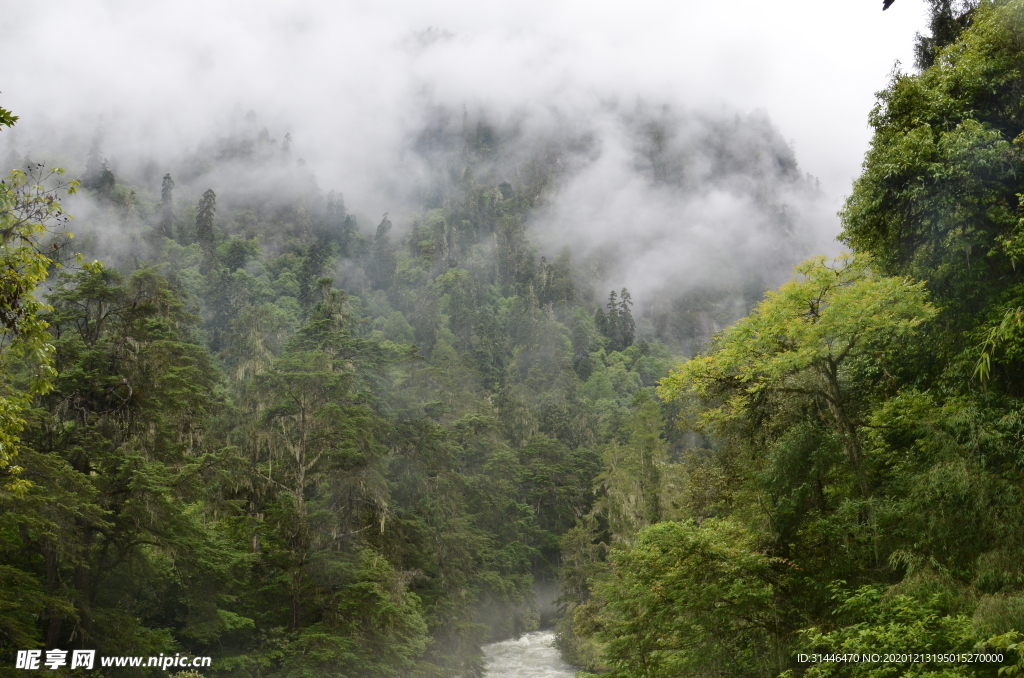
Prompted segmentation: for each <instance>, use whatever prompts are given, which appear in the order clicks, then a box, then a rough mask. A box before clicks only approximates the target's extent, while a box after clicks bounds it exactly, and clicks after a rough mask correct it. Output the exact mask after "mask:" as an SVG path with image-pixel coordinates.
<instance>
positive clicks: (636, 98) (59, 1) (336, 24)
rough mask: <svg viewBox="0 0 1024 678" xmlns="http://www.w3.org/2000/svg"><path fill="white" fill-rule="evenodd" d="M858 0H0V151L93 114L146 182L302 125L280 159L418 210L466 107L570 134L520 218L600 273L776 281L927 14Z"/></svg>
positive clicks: (652, 287) (542, 133) (372, 202)
mask: <svg viewBox="0 0 1024 678" xmlns="http://www.w3.org/2000/svg"><path fill="white" fill-rule="evenodd" d="M862 4H864V5H872V7H871V11H870V12H869V10H868V9H867V7H866V6H865V7H859V6H855V4H854V3H851V6H850V7H839V6H838V5H837V6H835V7H832V6H829V8H823V7H822V3H820V2H818V1H817V0H797V1H795V2H793V3H789V4H787V6H786V7H779V6H777V5H772V6H768V3H762V2H755V1H753V0H750V1H740V2H736V3H729V4H728V6H726V5H722V4H721V3H697V2H684V3H669V2H660V1H654V0H644V1H642V2H639V3H635V4H633V5H630V6H628V7H627V6H623V5H617V6H611V5H609V6H595V5H594V4H593V3H584V2H581V1H577V0H554V1H544V2H541V1H540V0H537V1H533V0H526V1H523V2H514V3H513V2H502V3H487V4H486V5H485V4H482V3H467V2H459V1H455V0H449V1H446V2H445V1H437V2H431V3H413V2H403V1H399V0H389V1H387V2H380V3H372V4H369V3H356V2H340V3H336V2H327V1H326V0H302V1H300V2H290V3H281V2H271V1H269V0H263V1H256V2H250V3H244V4H243V3H236V2H220V3H209V2H198V0H182V1H178V2H151V3H145V4H141V3H130V2H126V1H122V0H84V1H82V0H80V1H78V2H71V1H70V0H54V1H53V2H48V3H45V4H44V5H35V6H33V5H31V4H28V3H20V4H12V5H11V6H9V7H6V8H5V14H6V19H5V22H4V23H3V25H2V26H0V56H3V57H4V59H5V63H9V64H11V63H16V64H19V65H20V66H19V67H18V68H14V69H8V71H7V72H6V73H5V74H4V75H3V76H2V79H0V90H2V91H3V95H2V98H0V104H3V105H5V106H6V107H9V108H11V109H13V110H14V111H15V112H16V113H18V114H20V115H21V116H22V121H21V122H19V124H18V126H17V128H16V129H15V130H14V131H13V132H4V133H3V134H2V135H0V158H2V157H5V154H8V153H9V152H10V151H12V150H17V151H18V152H20V153H21V154H23V155H24V154H29V155H30V156H31V157H32V158H34V159H47V160H48V161H49V162H55V163H60V164H63V165H66V166H69V168H70V169H72V170H77V171H79V172H80V171H81V170H82V169H83V166H84V162H85V158H86V155H87V153H88V151H89V148H90V145H91V144H93V143H94V141H95V140H96V139H97V138H99V139H100V141H101V145H102V151H103V154H104V155H105V156H106V157H108V158H109V159H110V160H111V162H112V163H113V164H114V166H115V170H116V171H117V172H118V173H119V174H120V175H122V176H126V177H129V178H130V179H131V180H133V181H138V182H141V183H143V184H145V188H146V189H147V190H149V191H151V192H153V193H155V192H156V191H158V188H159V180H160V177H161V176H162V173H163V172H164V171H170V170H172V169H173V170H174V171H175V172H177V173H178V174H176V178H178V177H179V176H180V179H179V184H180V185H181V188H180V189H179V194H180V195H182V196H191V197H195V196H196V195H198V194H199V193H201V192H202V190H204V189H205V188H207V187H210V186H213V187H216V188H218V189H229V190H236V191H241V190H245V191H248V192H249V193H252V194H256V193H260V192H266V191H272V190H276V188H279V187H280V185H281V183H282V180H279V179H280V176H281V173H275V172H269V171H267V170H266V168H267V167H268V166H269V165H267V164H264V165H262V166H261V167H262V169H260V170H259V171H253V170H252V163H251V162H249V161H250V160H251V156H252V154H253V153H257V154H258V152H261V151H259V149H257V150H256V151H253V150H252V148H249V147H246V148H248V150H247V151H245V153H249V156H246V157H247V158H248V160H246V161H245V162H242V161H238V162H235V163H234V164H232V162H233V161H232V160H231V156H232V152H231V151H230V148H229V149H228V150H227V151H225V148H226V147H228V146H230V145H231V144H232V143H240V144H242V146H245V144H249V145H250V146H251V145H252V143H254V142H253V140H254V139H257V140H258V139H259V138H261V137H260V134H261V133H262V130H264V129H266V130H267V132H266V133H265V134H264V136H263V137H262V138H263V139H264V141H266V142H267V145H266V149H264V150H266V151H267V152H273V153H277V152H279V150H280V146H281V142H282V140H283V138H284V135H285V134H290V136H291V139H292V144H291V158H290V162H296V161H298V160H299V159H300V158H301V159H302V160H303V161H304V163H305V165H304V169H303V170H302V171H303V172H306V173H308V174H309V176H311V177H312V176H315V177H316V184H317V186H318V187H319V188H320V189H322V190H323V191H327V190H331V189H338V190H340V191H342V192H343V193H344V195H345V198H346V203H347V204H348V206H349V207H350V208H351V209H354V210H356V211H358V212H360V213H362V214H365V215H375V216H377V217H378V218H379V214H380V213H382V212H384V211H390V212H391V213H392V214H393V215H394V214H402V213H408V212H410V211H412V210H415V209H417V207H418V205H417V200H418V199H419V198H420V197H421V196H422V195H423V193H424V191H429V190H430V186H431V185H432V184H433V183H434V182H436V181H437V180H438V179H437V175H438V168H439V167H440V166H442V165H443V164H444V163H445V162H448V160H445V159H443V158H442V159H439V158H438V157H436V155H432V152H431V150H430V148H429V147H427V146H424V144H423V139H424V132H425V131H429V130H430V129H431V128H432V126H437V125H438V120H439V118H441V119H443V120H445V121H446V122H444V123H443V124H442V125H441V128H442V129H448V130H451V129H456V128H458V127H459V125H460V124H462V121H463V120H464V119H465V117H466V116H468V118H469V119H472V120H484V121H486V123H487V124H488V125H489V126H491V127H493V128H494V129H495V130H498V132H499V133H500V134H502V135H503V138H504V139H505V140H506V141H507V140H510V139H511V140H512V141H513V142H514V143H505V144H504V145H503V151H502V152H503V153H506V154H507V155H506V156H505V157H503V158H502V160H503V162H506V163H507V164H506V166H507V167H516V166H521V165H522V164H523V163H525V162H528V160H529V159H530V158H531V157H536V156H537V155H538V154H542V153H544V152H546V151H549V150H550V149H551V148H555V147H557V148H558V149H559V151H558V153H559V154H560V158H561V159H562V160H563V161H564V162H565V163H566V171H565V172H564V173H563V174H562V175H561V177H560V180H559V181H558V182H557V184H556V185H555V186H553V187H552V190H551V191H550V192H549V194H548V195H547V196H546V198H545V201H544V203H543V205H542V207H541V209H539V210H538V211H537V213H536V216H535V219H534V221H533V223H532V224H531V228H532V229H533V233H534V235H535V237H536V239H537V241H538V242H539V243H540V246H541V248H542V250H544V251H545V252H547V253H549V254H552V253H555V252H557V251H558V250H560V249H561V248H563V247H566V246H568V247H570V248H571V250H572V251H573V253H574V255H575V257H576V260H577V263H578V265H579V266H581V267H583V268H585V269H586V270H587V271H588V274H589V275H591V276H592V279H594V280H596V281H597V282H598V283H599V284H600V285H604V286H606V287H607V288H611V287H619V286H623V285H625V286H629V287H630V288H631V289H633V290H634V297H647V298H648V300H650V299H652V298H653V296H654V295H656V294H660V293H662V292H663V291H665V290H671V289H676V290H684V291H685V290H686V289H691V288H694V287H697V286H701V285H707V284H708V282H709V280H716V281H717V283H718V284H720V285H727V286H728V285H741V284H743V283H742V281H743V280H746V279H750V278H751V277H753V278H757V279H759V280H761V281H763V282H764V283H765V284H773V283H775V282H777V279H778V278H779V276H780V275H784V273H785V272H786V271H788V270H789V267H790V266H791V265H792V263H793V262H794V261H795V260H797V259H799V258H800V257H802V256H804V255H806V254H809V253H813V252H816V251H821V250H823V249H825V248H828V247H834V245H832V244H830V241H831V239H832V237H834V235H835V233H837V232H838V222H837V219H836V217H835V210H836V208H837V207H838V204H839V198H840V197H841V194H842V192H844V191H845V190H847V186H848V182H849V179H850V178H851V177H852V176H853V175H854V174H855V173H856V169H857V165H858V164H859V159H860V155H861V154H862V153H863V150H864V148H865V143H866V139H867V129H866V127H865V124H864V120H865V118H866V113H867V110H868V108H869V107H870V104H871V97H872V92H873V91H874V90H876V89H879V88H880V87H881V86H882V85H884V82H885V74H886V73H887V72H888V70H889V69H890V68H891V67H892V63H893V61H894V59H895V58H899V57H903V59H904V60H908V58H907V57H908V55H909V49H910V43H911V39H910V38H911V34H912V32H913V28H915V27H916V25H917V24H918V23H920V17H919V8H915V3H913V2H909V1H908V2H906V3H902V6H901V5H896V6H895V7H894V10H891V11H890V12H887V13H886V16H885V17H884V19H885V20H884V21H883V17H882V16H881V13H880V12H878V11H877V9H878V8H877V7H874V5H873V3H862ZM915 9H917V12H915V11H914V10H915ZM894 11H895V12H896V13H894ZM900 12H902V14H900ZM893 17H895V18H893ZM897 45H898V47H897ZM772 121H774V122H772ZM271 139H272V140H273V142H274V143H273V144H270V143H269V142H270V140H271ZM257 145H258V144H257ZM269 149H273V150H272V151H271V150H269ZM236 150H237V149H236ZM243 150H244V149H243ZM245 153H242V155H245ZM235 155H238V153H236V154H235ZM210 158H213V159H216V161H215V162H213V163H212V164H209V166H205V165H203V163H204V162H207V160H208V159H210ZM798 159H799V160H800V162H799V163H798V162H797V160H798ZM247 163H248V164H247ZM247 168H248V169H247ZM807 171H810V172H811V173H812V174H814V175H816V176H817V177H818V178H819V179H821V181H822V183H821V186H820V187H819V186H818V185H817V183H816V181H815V180H814V179H811V178H808V175H807V173H806V172H807ZM491 178H493V179H494V180H495V181H500V180H504V179H509V180H513V177H500V176H497V175H495V176H494V177H491ZM191 184H194V185H191ZM371 218H373V216H371ZM400 225H401V224H400V222H399V226H400ZM780 272H782V273H780ZM598 291H599V290H598ZM638 301H639V299H638Z"/></svg>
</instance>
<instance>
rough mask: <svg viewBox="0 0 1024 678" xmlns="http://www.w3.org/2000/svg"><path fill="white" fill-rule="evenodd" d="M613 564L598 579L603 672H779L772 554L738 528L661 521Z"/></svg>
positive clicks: (656, 676)
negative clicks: (607, 669)
mask: <svg viewBox="0 0 1024 678" xmlns="http://www.w3.org/2000/svg"><path fill="white" fill-rule="evenodd" d="M609 566H610V568H611V569H610V572H609V573H608V574H607V575H605V576H604V577H603V578H602V579H601V580H600V583H598V585H597V587H596V591H597V594H598V595H599V596H601V597H602V598H603V599H604V600H605V601H606V602H605V606H604V609H603V610H602V612H601V617H600V621H599V623H600V625H601V628H600V631H599V635H600V636H601V637H602V638H603V639H604V641H605V642H606V643H607V645H606V649H605V657H606V659H607V661H608V664H609V666H610V668H611V672H610V674H609V675H611V676H616V677H620V676H621V677H623V678H626V677H630V678H632V677H640V676H642V677H643V678H660V677H662V676H664V677H666V678H667V677H668V676H678V675H719V674H721V673H723V672H725V673H740V674H743V675H759V676H771V675H776V674H777V673H778V670H779V664H778V663H777V662H778V658H777V655H776V652H775V645H776V642H777V639H776V638H775V637H774V633H775V628H776V622H775V619H776V617H777V614H776V612H775V602H774V597H775V591H776V586H775V584H773V580H774V579H775V576H774V575H773V573H772V568H771V559H770V558H767V557H765V556H763V555H761V554H759V553H757V552H756V551H755V549H754V543H753V541H752V535H750V533H749V532H747V531H746V530H744V529H743V528H741V527H739V526H738V525H736V524H734V523H731V522H728V521H716V520H708V521H705V522H704V523H702V524H701V525H700V526H698V525H696V524H694V523H692V522H691V523H671V522H670V523H661V524H659V525H655V526H653V527H649V528H647V529H645V530H643V531H642V532H640V534H639V535H638V536H637V540H636V543H635V545H633V546H632V547H631V548H630V549H628V550H625V551H618V552H614V553H613V555H612V557H611V559H610V563H609Z"/></svg>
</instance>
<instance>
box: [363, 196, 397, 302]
mask: <svg viewBox="0 0 1024 678" xmlns="http://www.w3.org/2000/svg"><path fill="white" fill-rule="evenodd" d="M390 233H391V220H390V219H388V214H387V212H385V213H384V218H383V219H381V222H380V224H378V225H377V232H376V234H374V236H373V251H372V252H371V253H370V270H369V274H370V282H371V283H372V284H373V286H374V287H375V288H377V289H387V288H388V287H390V286H391V280H392V279H393V278H394V277H395V270H396V269H397V268H398V257H397V256H396V255H395V248H394V246H393V245H392V244H391V235H390Z"/></svg>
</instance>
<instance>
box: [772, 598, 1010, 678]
mask: <svg viewBox="0 0 1024 678" xmlns="http://www.w3.org/2000/svg"><path fill="white" fill-rule="evenodd" d="M841 584H842V583H840V584H837V585H833V586H832V587H831V589H832V592H833V596H834V600H835V601H836V602H837V603H838V606H837V608H836V610H835V614H836V615H837V617H838V618H839V619H841V620H842V625H841V626H839V627H838V628H835V629H834V630H831V631H827V632H826V631H823V630H821V629H818V628H811V629H807V630H805V631H803V632H802V639H801V642H800V644H799V645H798V647H797V650H798V652H801V653H805V654H815V653H817V654H824V655H834V654H857V655H874V654H877V655H881V657H880V661H877V662H872V661H865V662H828V661H826V662H819V663H815V664H813V665H811V666H810V668H808V669H807V672H806V674H805V675H808V676H815V677H817V676H836V675H842V676H865V677H868V676H870V677H871V678H876V677H877V678H881V677H884V676H901V675H914V676H935V677H938V676H949V677H952V676H995V675H997V669H998V668H999V664H998V663H975V664H970V663H962V662H959V661H949V662H943V661H913V656H912V655H913V654H915V653H916V654H929V653H935V654H959V653H963V654H971V653H974V652H978V651H985V652H988V651H990V650H991V649H992V648H991V647H987V646H986V645H984V644H980V642H979V641H980V640H981V639H980V638H978V637H977V635H976V633H975V631H974V628H973V625H972V624H971V620H970V618H969V617H966V616H964V615H955V614H949V613H948V611H946V610H943V609H942V608H943V606H942V604H941V603H940V601H939V599H938V596H933V597H932V598H931V599H928V600H920V599H918V598H915V597H913V596H908V595H901V594H898V593H887V592H886V591H885V590H884V588H883V587H880V586H862V587H861V588H859V589H857V590H856V591H845V590H843V588H842V586H841ZM908 653H909V654H910V656H908ZM885 655H893V656H895V657H897V658H898V659H897V660H896V661H881V659H882V658H884V656H885ZM791 673H792V672H787V674H784V675H791ZM1000 673H1001V672H1000Z"/></svg>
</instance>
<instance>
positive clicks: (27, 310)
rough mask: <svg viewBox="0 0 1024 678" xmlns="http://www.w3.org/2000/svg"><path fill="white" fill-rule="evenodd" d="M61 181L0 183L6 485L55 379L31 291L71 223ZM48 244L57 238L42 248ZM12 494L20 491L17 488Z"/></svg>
mask: <svg viewBox="0 0 1024 678" xmlns="http://www.w3.org/2000/svg"><path fill="white" fill-rule="evenodd" d="M4 113H5V114H6V111H5V112H4ZM14 119H15V118H11V119H10V120H9V122H6V123H4V124H8V125H10V124H13V122H14ZM62 174H63V171H62V170H59V169H58V170H52V171H50V172H44V171H43V170H42V167H39V168H37V169H36V170H34V171H33V172H31V173H30V174H26V173H25V172H22V171H20V170H14V171H12V172H11V174H10V175H9V176H8V177H7V178H6V179H5V180H3V181H0V374H2V377H0V474H3V475H5V476H7V478H8V479H9V480H10V479H11V477H12V476H16V475H17V474H18V472H19V468H18V467H15V466H13V463H14V458H15V456H16V454H17V451H18V446H19V433H20V432H21V430H22V429H23V428H24V425H25V419H24V412H25V409H26V408H27V407H28V406H29V404H30V403H31V402H32V398H33V397H34V396H36V395H41V394H44V393H46V392H47V391H49V390H50V388H51V387H52V380H53V377H54V376H55V372H54V370H53V346H52V344H51V343H50V335H49V334H48V333H47V331H46V330H47V323H46V321H45V320H44V319H43V314H44V312H45V311H47V310H48V308H49V307H48V306H46V304H44V303H43V302H41V301H39V300H38V299H37V298H36V297H35V291H36V288H37V287H38V286H39V285H40V284H41V283H42V282H43V281H45V280H46V278H47V277H48V276H49V274H50V270H51V268H52V267H54V266H56V265H57V262H56V261H55V260H54V258H53V257H54V255H56V254H58V250H59V248H60V238H61V237H62V236H63V237H70V236H68V235H67V234H61V233H54V232H53V229H55V228H60V227H62V226H63V225H64V224H65V223H66V222H67V220H68V218H69V217H67V216H66V215H65V214H64V212H63V211H62V210H61V206H60V196H61V194H72V193H74V192H75V189H76V187H77V186H78V183H77V182H74V181H72V182H70V183H66V184H61V183H60V182H59V178H60V176H61V175H62ZM48 237H52V238H56V239H55V240H53V241H52V242H47V239H48ZM10 487H12V488H21V489H24V485H23V484H20V483H17V481H14V484H13V485H10Z"/></svg>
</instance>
